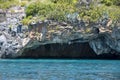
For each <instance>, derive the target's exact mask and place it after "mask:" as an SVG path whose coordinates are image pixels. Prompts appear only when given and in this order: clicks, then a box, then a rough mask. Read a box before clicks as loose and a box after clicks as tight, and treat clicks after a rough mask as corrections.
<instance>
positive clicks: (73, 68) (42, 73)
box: [0, 59, 120, 80]
mask: <svg viewBox="0 0 120 80" xmlns="http://www.w3.org/2000/svg"><path fill="white" fill-rule="evenodd" d="M0 80H120V61H119V60H55V59H54V60H49V59H43V60H42V59H40V60H23V59H19V60H16V59H15V60H9V59H7V60H2V59H1V60H0Z"/></svg>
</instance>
